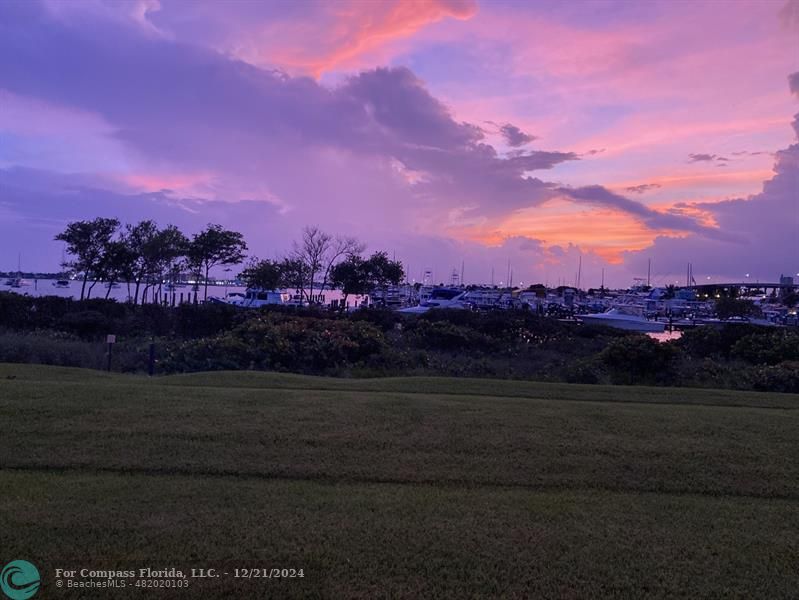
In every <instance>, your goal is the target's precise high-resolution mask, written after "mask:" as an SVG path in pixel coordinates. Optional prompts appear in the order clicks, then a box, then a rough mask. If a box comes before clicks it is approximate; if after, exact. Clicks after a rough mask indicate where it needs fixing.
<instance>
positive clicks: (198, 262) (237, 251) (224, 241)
mask: <svg viewBox="0 0 799 600" xmlns="http://www.w3.org/2000/svg"><path fill="white" fill-rule="evenodd" d="M246 251H247V244H246V242H245V241H244V236H243V235H242V234H240V233H239V232H238V231H230V230H228V229H223V228H222V226H221V225H208V227H206V228H205V229H204V230H203V231H201V232H200V233H197V234H195V235H194V237H193V238H192V240H191V242H190V243H189V247H188V252H187V259H188V264H189V266H190V267H191V268H192V270H193V271H194V272H195V274H197V275H199V276H202V277H203V279H204V284H205V287H204V292H203V300H207V299H208V275H209V273H210V271H211V269H213V268H214V267H216V266H218V265H237V264H239V263H241V261H243V260H244V253H245V252H246Z"/></svg>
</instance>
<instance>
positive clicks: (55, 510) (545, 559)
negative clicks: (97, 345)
mask: <svg viewBox="0 0 799 600" xmlns="http://www.w3.org/2000/svg"><path fill="white" fill-rule="evenodd" d="M797 409H799V397H797V396H791V395H785V394H782V395H778V394H754V393H743V392H726V391H724V392H721V391H713V390H687V389H674V388H672V389H666V388H660V389H653V388H624V387H603V386H572V385H561V384H536V383H529V382H513V381H490V380H466V379H441V378H396V379H376V380H342V379H335V380H334V379H325V378H311V377H301V376H292V375H277V374H264V373H250V372H247V373H203V374H196V375H182V376H174V377H164V378H156V379H153V380H148V379H143V378H138V377H128V376H119V375H107V374H104V373H99V372H92V371H83V370H73V369H60V368H46V367H33V366H24V365H0V425H1V426H2V435H0V551H1V552H2V556H0V559H1V560H10V559H11V558H21V557H28V558H29V560H32V561H33V562H35V563H36V564H38V565H39V566H40V567H41V570H42V571H43V573H44V577H45V579H44V583H43V593H44V591H45V589H46V588H49V587H52V585H53V584H54V581H53V579H52V577H51V573H50V572H49V570H50V569H52V568H56V567H61V568H80V567H90V568H106V569H109V568H119V569H127V568H134V567H135V568H138V567H141V566H152V567H157V568H164V567H169V566H175V567H178V568H184V569H187V568H190V567H198V568H202V567H212V568H224V569H227V570H230V569H233V568H236V567H237V566H240V567H253V566H263V567H285V568H295V569H300V568H301V569H303V570H304V574H305V577H304V578H303V579H301V580H300V579H293V580H269V581H247V580H232V579H230V578H219V579H212V580H193V581H192V582H191V587H190V588H189V589H188V590H147V591H143V590H114V591H113V592H108V593H107V594H106V595H105V597H123V598H125V597H139V595H140V594H142V593H147V594H151V595H152V594H154V595H157V596H158V597H170V598H172V597H175V598H177V597H180V598H182V597H186V598H188V597H198V596H199V597H208V598H217V597H218V598H232V597H362V598H372V597H436V598H437V597H453V598H464V597H496V596H502V597H520V598H521V597H526V598H536V597H541V598H603V597H615V598H642V597H647V598H672V597H684V598H720V597H735V598H795V597H797V590H799V534H797V532H799V412H797ZM47 591H48V592H54V590H52V589H50V590H47ZM94 595H95V596H97V597H101V596H102V594H98V593H97V592H94ZM85 596H87V593H86V591H80V592H78V591H75V590H73V591H71V592H70V591H68V590H61V592H60V593H59V594H58V595H57V596H56V595H55V594H53V596H52V597H75V598H77V597H85ZM48 597H50V596H48Z"/></svg>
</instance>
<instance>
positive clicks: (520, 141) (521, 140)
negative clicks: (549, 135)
mask: <svg viewBox="0 0 799 600" xmlns="http://www.w3.org/2000/svg"><path fill="white" fill-rule="evenodd" d="M499 131H500V133H501V134H502V135H503V136H504V137H505V141H506V142H507V143H508V146H511V147H512V148H518V147H520V146H524V145H526V144H529V143H530V142H532V141H533V140H536V139H538V138H537V137H536V136H534V135H530V134H529V133H525V132H524V131H522V130H521V129H519V128H518V127H516V125H511V124H510V123H505V124H504V125H502V126H501V127H500V128H499Z"/></svg>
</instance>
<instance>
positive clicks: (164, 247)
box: [123, 220, 189, 304]
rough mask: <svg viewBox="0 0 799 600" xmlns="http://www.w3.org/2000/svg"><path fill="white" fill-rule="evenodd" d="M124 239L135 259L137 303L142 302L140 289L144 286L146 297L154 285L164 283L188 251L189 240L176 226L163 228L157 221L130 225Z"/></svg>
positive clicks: (135, 297)
mask: <svg viewBox="0 0 799 600" xmlns="http://www.w3.org/2000/svg"><path fill="white" fill-rule="evenodd" d="M123 240H124V242H125V245H126V246H127V248H128V252H129V254H130V256H131V257H132V261H131V262H132V264H131V277H130V279H132V280H133V281H134V282H135V283H136V287H135V290H134V295H133V303H134V304H138V302H139V289H140V286H141V284H142V283H144V290H143V293H142V296H144V295H145V294H146V292H147V290H148V289H149V288H150V286H152V285H154V284H156V283H157V284H160V282H161V281H162V280H163V276H164V273H165V272H167V273H169V272H172V271H174V270H175V269H176V265H177V263H178V261H179V259H180V258H181V257H183V256H185V255H186V253H187V252H188V245H189V241H188V239H187V238H186V236H185V235H183V233H181V231H180V230H179V229H178V228H177V227H175V226H174V225H167V226H166V227H165V228H164V229H159V228H158V225H157V224H156V223H155V222H154V221H150V220H147V221H141V222H139V223H137V224H136V225H132V226H131V225H127V226H126V228H125V234H124V235H123Z"/></svg>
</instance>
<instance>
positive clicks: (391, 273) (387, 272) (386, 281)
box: [366, 252, 405, 288]
mask: <svg viewBox="0 0 799 600" xmlns="http://www.w3.org/2000/svg"><path fill="white" fill-rule="evenodd" d="M366 270H367V273H368V277H369V282H370V284H371V286H372V287H373V288H385V287H386V286H389V285H398V284H399V283H400V282H401V281H402V280H403V278H404V277H405V270H404V269H403V267H402V263H401V262H399V261H397V260H391V259H390V258H389V257H388V254H386V253H385V252H375V253H374V254H372V256H370V257H369V259H368V260H367V261H366Z"/></svg>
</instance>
